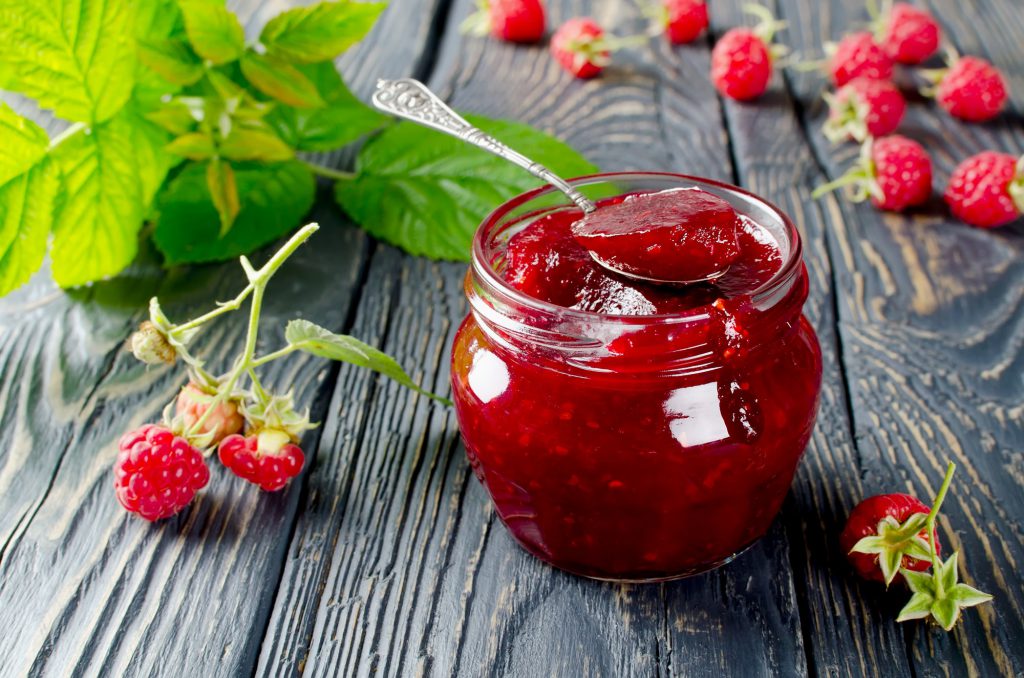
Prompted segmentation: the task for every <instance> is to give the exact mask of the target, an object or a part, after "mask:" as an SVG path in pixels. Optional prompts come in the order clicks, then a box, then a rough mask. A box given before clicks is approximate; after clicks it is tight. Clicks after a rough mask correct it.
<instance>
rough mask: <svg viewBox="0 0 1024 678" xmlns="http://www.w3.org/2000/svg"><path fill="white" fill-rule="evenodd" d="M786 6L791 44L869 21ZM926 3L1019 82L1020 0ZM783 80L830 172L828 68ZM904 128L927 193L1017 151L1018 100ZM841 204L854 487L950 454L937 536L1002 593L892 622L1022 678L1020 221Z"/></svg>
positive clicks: (952, 663)
mask: <svg viewBox="0 0 1024 678" xmlns="http://www.w3.org/2000/svg"><path fill="white" fill-rule="evenodd" d="M780 4H781V7H782V14H783V15H784V16H785V18H786V19H787V20H789V21H790V25H791V28H790V30H789V32H788V34H787V36H788V37H789V39H790V41H791V43H792V44H793V45H794V47H795V48H796V49H797V50H799V51H801V52H805V51H810V50H811V49H813V48H814V46H815V45H817V44H819V43H820V40H821V37H822V36H824V35H827V36H836V35H838V34H839V33H840V31H841V30H842V29H843V28H845V27H848V26H850V25H851V24H852V23H853V22H856V21H859V20H862V19H863V18H864V17H863V15H862V14H861V13H860V12H859V10H857V9H856V8H853V7H850V6H848V5H841V4H840V3H832V4H831V5H828V4H825V3H822V4H818V3H800V2H795V1H793V0H783V1H782V2H781V3H780ZM931 5H932V8H933V9H934V10H935V11H936V14H937V15H939V16H941V17H943V20H944V21H946V27H947V29H948V31H947V33H948V35H949V37H950V38H951V39H952V40H953V42H954V43H957V44H958V47H959V48H960V50H961V51H963V52H968V51H981V47H982V45H984V49H985V52H986V53H987V54H988V56H989V57H990V58H992V59H993V60H994V61H996V62H997V63H999V64H1001V65H1002V66H1003V67H1004V68H1005V69H1006V70H1007V72H1008V73H1011V74H1013V73H1015V72H1016V73H1017V74H1018V75H1011V79H1014V80H1019V72H1020V67H1021V64H1022V63H1024V62H1022V58H1024V56H1022V54H1021V52H1020V50H1019V44H1020V43H1019V39H1018V38H1017V37H1016V35H1017V33H1016V31H1019V29H1020V23H1021V15H1020V11H1019V6H1016V3H1007V2H1000V1H998V0H996V1H994V2H991V3H984V6H981V7H978V8H977V11H973V12H966V11H965V8H964V7H963V6H962V5H960V4H959V3H953V2H932V3H931ZM968 24H970V27H969V26H968ZM982 36H985V37H984V38H982ZM961 40H963V41H964V42H963V43H962V44H960V42H961ZM789 76H790V82H791V83H792V85H793V88H794V91H795V92H796V95H797V96H798V97H799V99H800V100H801V101H802V102H803V104H804V106H803V108H804V115H803V120H804V122H805V124H806V125H807V128H808V130H809V136H810V140H811V143H812V144H813V146H814V149H815V153H816V156H817V158H818V159H819V161H820V163H821V164H822V165H823V166H824V167H825V168H826V170H827V172H828V174H829V175H830V176H833V177H834V176H837V175H838V174H839V173H840V172H841V171H842V169H843V168H844V166H845V165H846V164H847V163H848V162H849V161H850V159H851V158H852V156H853V154H854V153H855V150H854V149H852V148H850V147H848V146H846V147H841V148H838V149H833V148H830V147H829V145H828V143H827V141H826V140H825V139H824V138H823V137H822V135H821V134H820V132H819V129H820V125H821V122H822V120H823V115H824V111H823V110H822V107H821V106H820V104H819V103H818V97H819V93H820V90H821V87H822V86H823V82H822V79H821V78H820V77H818V76H815V75H810V74H801V73H795V72H793V73H790V74H789ZM901 131H902V132H903V133H904V134H907V135H908V136H911V137H913V138H916V139H918V140H919V141H921V142H922V143H923V144H924V145H925V147H926V148H928V150H929V151H930V153H931V155H932V158H933V162H934V165H935V187H936V193H937V194H940V193H941V190H942V188H943V186H944V184H945V181H946V179H947V177H948V176H949V173H950V171H951V170H952V168H953V167H954V166H955V165H956V163H957V162H959V161H960V160H962V159H964V158H966V157H967V156H968V155H971V154H973V153H976V152H978V151H981V150H984V149H987V148H991V149H999V150H1003V151H1007V152H1011V153H1015V154H1020V153H1021V151H1022V150H1024V144H1022V141H1024V138H1022V134H1021V133H1022V131H1024V130H1022V127H1021V118H1020V108H1019V105H1018V106H1015V107H1013V108H1012V110H1010V111H1009V112H1008V113H1006V114H1005V115H1003V116H1002V117H1001V118H1000V119H999V120H998V121H995V122H993V123H990V124H986V125H969V124H964V123H960V122H958V121H956V120H954V119H952V118H950V117H949V116H947V115H946V114H944V113H943V112H942V111H941V110H939V109H938V108H936V107H935V106H933V105H929V104H927V103H925V102H920V101H915V102H913V104H912V105H911V107H910V109H909V111H908V115H907V118H906V120H905V121H904V123H903V125H902V127H901ZM843 214H844V215H846V218H842V219H836V220H833V221H831V222H830V224H829V228H828V236H829V238H828V244H829V249H830V252H831V255H832V258H833V261H834V264H835V267H836V288H837V290H839V292H840V293H839V297H838V300H839V305H838V313H839V328H840V336H841V341H842V349H843V360H844V364H845V367H846V370H847V374H848V384H849V390H850V402H851V405H852V409H853V419H854V431H855V436H856V441H857V450H858V462H859V464H858V465H859V470H860V472H861V475H862V480H863V488H864V492H865V493H866V494H874V493H877V492H880V491H887V490H888V491H891V490H902V491H909V492H911V493H914V494H917V495H919V496H921V497H930V496H932V495H933V494H934V492H935V491H936V489H937V488H938V485H939V482H940V480H941V478H942V475H943V472H944V470H945V465H946V461H947V459H951V460H953V461H955V462H957V464H958V465H959V467H960V470H959V472H958V475H957V479H956V481H955V484H954V489H953V492H952V494H951V498H950V500H948V501H947V503H946V505H945V506H944V508H943V511H944V514H945V518H944V520H943V521H942V523H943V531H942V535H941V537H940V538H942V539H943V540H944V541H945V543H946V544H947V548H949V549H950V550H952V549H953V548H960V547H962V548H963V549H964V551H965V559H964V561H963V563H962V570H963V573H964V579H966V580H967V581H968V582H969V583H971V584H974V585H976V586H978V587H979V588H981V589H983V590H986V591H989V592H991V593H993V594H994V595H996V597H997V600H996V603H995V604H994V605H986V606H983V607H980V608H978V609H977V610H972V611H970V612H968V613H967V614H965V615H964V621H963V623H962V624H960V625H959V626H958V627H957V628H956V629H955V630H954V632H953V633H951V634H946V633H944V632H942V631H939V630H935V629H931V628H928V627H927V626H924V625H921V624H915V625H909V624H908V625H905V626H901V627H900V629H899V631H900V632H901V633H903V634H904V636H905V638H906V642H907V651H908V656H909V658H910V660H911V662H912V665H913V670H914V672H915V674H918V675H944V674H945V675H986V676H988V675H1017V674H1019V673H1021V672H1022V671H1024V626H1022V624H1024V617H1022V590H1021V587H1020V577H1019V575H1018V573H1017V572H1016V570H1017V564H1018V563H1019V562H1021V559H1022V558H1024V530H1022V525H1021V517H1022V516H1024V491H1022V485H1024V473H1022V467H1021V456H1020V450H1021V449H1022V443H1024V429H1022V426H1021V423H1022V422H1021V413H1022V410H1021V402H1024V381H1022V379H1021V374H1022V369H1021V366H1022V351H1021V348H1022V345H1024V332H1022V326H1024V286H1022V285H1021V279H1022V274H1024V264H1022V257H1021V254H1022V253H1024V237H1022V229H1021V227H1020V225H1019V224H1016V225H1014V226H1011V227H1008V228H1004V229H1001V230H998V231H982V230H978V229H972V228H970V227H968V226H965V225H963V224H960V223H957V222H955V221H954V220H952V219H951V218H950V217H949V216H948V215H947V214H946V213H945V210H944V209H943V207H942V205H941V203H940V202H939V201H938V199H936V201H935V202H934V204H932V205H929V206H928V207H927V208H925V209H922V210H919V211H917V212H916V213H914V214H911V215H908V216H898V215H892V214H880V213H878V212H877V211H875V210H874V209H873V208H872V207H870V206H868V205H858V206H844V207H843ZM865 595H870V594H869V593H865Z"/></svg>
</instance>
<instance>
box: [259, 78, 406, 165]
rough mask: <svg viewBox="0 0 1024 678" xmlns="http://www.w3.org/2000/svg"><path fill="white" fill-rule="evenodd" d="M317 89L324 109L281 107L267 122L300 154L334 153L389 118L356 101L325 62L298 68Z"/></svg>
mask: <svg viewBox="0 0 1024 678" xmlns="http://www.w3.org/2000/svg"><path fill="white" fill-rule="evenodd" d="M297 68H298V70H299V71H301V72H302V73H303V75H305V76H306V77H307V78H308V79H309V80H310V82H312V83H313V85H314V86H315V87H316V90H317V92H318V93H319V95H320V98H321V99H322V100H323V101H324V102H325V105H324V107H323V108H317V109H296V108H291V107H288V106H278V107H276V108H274V109H273V110H272V111H271V112H270V114H269V115H267V118H266V122H267V124H268V125H270V126H271V127H273V128H274V130H275V131H276V132H277V134H278V135H279V136H280V137H281V139H282V140H284V142H285V143H286V144H288V145H289V146H291V147H293V148H295V149H296V150H299V151H332V150H334V149H336V148H341V147H342V146H345V145H346V144H349V143H352V142H353V141H355V140H356V139H358V138H360V137H362V136H364V135H366V134H369V133H370V132H373V131H375V130H378V129H380V128H381V127H383V126H384V125H385V124H387V122H388V118H387V117H386V116H384V115H382V114H381V113H379V112H377V111H376V110H375V109H373V108H370V107H369V106H367V105H366V104H364V103H363V102H362V101H360V100H359V99H357V98H356V97H355V95H354V94H352V92H350V91H349V89H348V87H346V86H345V82H344V81H343V80H342V79H341V75H340V74H339V73H338V70H337V69H336V68H335V67H334V64H333V63H331V62H329V61H325V62H323V63H319V64H308V65H302V66H298V67H297Z"/></svg>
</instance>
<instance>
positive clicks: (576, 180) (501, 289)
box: [471, 172, 803, 325]
mask: <svg viewBox="0 0 1024 678" xmlns="http://www.w3.org/2000/svg"><path fill="white" fill-rule="evenodd" d="M651 179H655V180H656V179H664V180H668V181H673V182H677V183H694V184H697V185H698V187H699V186H700V185H704V186H712V187H714V188H716V189H718V190H719V191H724V192H728V193H732V194H734V195H737V196H739V197H741V198H743V199H745V200H747V201H750V202H752V203H755V204H757V205H758V206H759V207H760V208H761V209H764V210H766V211H767V212H770V213H772V214H773V215H774V216H775V217H776V218H777V219H778V220H779V222H780V223H781V224H782V226H783V229H784V232H785V234H786V236H787V237H788V241H789V242H788V243H786V244H788V246H789V247H788V250H789V251H788V252H787V254H786V259H785V260H784V261H783V262H782V265H781V266H780V267H779V270H778V271H776V272H775V274H774V275H772V277H771V278H769V279H768V280H766V281H765V282H764V283H762V284H761V285H760V286H759V287H757V288H755V289H754V290H752V291H751V292H749V293H748V294H747V295H745V296H747V297H748V298H749V299H750V301H751V303H752V304H753V305H754V306H755V307H760V306H762V305H768V306H771V305H774V300H777V299H778V298H779V296H780V295H779V294H778V293H779V290H780V288H783V287H786V286H788V285H789V284H790V283H791V281H792V279H793V278H794V276H795V275H796V274H797V272H798V270H799V269H800V267H801V264H802V257H803V243H802V240H801V238H800V233H799V231H798V229H797V228H796V225H795V224H793V222H792V220H791V219H790V218H789V216H788V215H787V214H786V213H785V212H783V211H782V210H781V209H779V208H778V207H777V206H776V205H775V204H774V203H772V202H770V201H768V200H766V199H764V198H762V197H761V196H759V195H757V194H755V193H752V192H750V191H748V190H746V189H744V188H741V187H739V186H735V185H733V184H729V183H726V182H724V181H718V180H716V179H708V178H704V177H697V176H692V175H688V174H679V173H676V172H601V173H597V174H587V175H583V176H579V177H573V178H571V179H568V180H567V182H568V183H569V184H570V185H572V186H574V187H580V186H586V185H588V184H596V183H603V182H612V181H616V180H619V181H628V180H640V181H642V180H651ZM558 192H559V191H558V189H556V188H555V187H553V186H540V187H538V188H535V189H533V190H531V191H527V192H525V193H521V194H519V195H517V196H515V197H514V198H511V199H509V200H507V201H505V202H504V203H502V204H501V205H499V206H498V207H497V208H496V209H495V210H493V211H492V212H491V213H490V214H488V215H487V217H485V218H484V220H483V221H482V222H481V224H480V226H479V227H478V228H477V230H476V233H475V234H474V236H473V249H472V263H471V272H472V274H473V275H475V276H476V277H477V279H478V281H479V282H481V283H483V284H484V286H485V287H487V288H488V289H489V290H490V291H491V293H498V294H500V295H501V296H502V297H504V298H505V299H507V300H508V301H510V302H512V303H514V304H516V305H521V306H523V307H525V308H529V309H531V310H534V311H539V312H542V313H553V314H557V315H558V316H560V317H561V318H563V319H570V320H577V321H580V322H586V323H593V322H611V323H615V324H622V325H650V324H652V323H666V322H668V323H675V322H683V323H690V322H695V321H702V320H706V319H707V318H708V317H709V314H708V312H707V310H702V309H706V307H697V308H695V309H693V311H682V312H673V313H659V314H651V315H620V314H609V313H598V312H595V311H586V310H581V309H573V308H567V307H565V306H559V305H558V304H554V303H552V302H549V301H545V300H543V299H538V298H536V297H532V296H530V295H528V294H526V293H525V292H522V291H521V290H518V289H516V288H515V287H513V286H512V285H510V284H509V283H508V281H507V280H505V278H504V276H502V275H500V274H499V273H498V272H497V271H496V270H494V267H493V265H492V263H491V262H490V261H489V260H488V257H487V252H486V246H487V242H488V238H489V236H490V234H491V233H492V231H493V230H494V229H495V228H496V227H498V226H500V225H501V224H502V219H503V217H505V215H507V214H508V213H509V212H511V211H513V210H515V209H516V208H517V207H521V206H523V205H525V204H527V203H529V202H530V201H532V200H536V199H537V198H539V197H541V196H544V195H547V194H557V193H558ZM783 296H784V295H783Z"/></svg>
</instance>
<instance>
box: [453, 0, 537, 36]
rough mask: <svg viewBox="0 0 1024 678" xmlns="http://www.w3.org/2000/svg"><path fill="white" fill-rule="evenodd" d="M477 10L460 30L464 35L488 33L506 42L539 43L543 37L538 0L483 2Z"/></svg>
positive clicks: (491, 0)
mask: <svg viewBox="0 0 1024 678" xmlns="http://www.w3.org/2000/svg"><path fill="white" fill-rule="evenodd" d="M480 4H481V7H480V11H478V12H475V13H473V14H471V15H470V16H469V17H468V18H467V19H466V20H465V21H464V22H463V23H462V26H461V27H460V30H461V31H462V32H463V33H473V34H475V35H487V34H488V33H490V34H491V35H493V36H494V37H496V38H498V39H499V40H505V41H507V42H527V43H529V42H538V41H539V40H540V39H541V38H543V37H544V28H545V16H544V4H543V3H542V2H541V0H483V2H482V3H480Z"/></svg>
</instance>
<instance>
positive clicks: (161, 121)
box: [145, 99, 196, 136]
mask: <svg viewBox="0 0 1024 678" xmlns="http://www.w3.org/2000/svg"><path fill="white" fill-rule="evenodd" d="M145 117H146V119H147V120H149V121H150V122H152V123H155V124H156V125H158V126H159V127H161V128H162V129H164V130H166V131H168V132H170V133H171V134H173V135H175V136H181V135H182V134H188V133H189V132H191V131H193V130H194V129H195V128H196V119H195V117H194V116H193V114H192V109H191V108H189V107H188V105H186V104H185V103H184V102H182V101H179V100H178V99H172V100H171V101H168V102H165V103H164V104H163V105H161V106H160V107H159V108H157V109H155V110H152V111H148V112H147V113H146V114H145Z"/></svg>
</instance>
